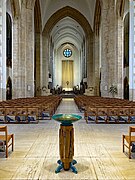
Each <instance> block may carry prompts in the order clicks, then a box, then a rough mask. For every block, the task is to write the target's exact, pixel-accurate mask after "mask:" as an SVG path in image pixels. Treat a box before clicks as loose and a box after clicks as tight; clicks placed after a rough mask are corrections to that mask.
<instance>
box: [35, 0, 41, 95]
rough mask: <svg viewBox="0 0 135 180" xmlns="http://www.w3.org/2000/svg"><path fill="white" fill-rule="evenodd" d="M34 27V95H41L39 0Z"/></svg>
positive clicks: (36, 4) (36, 5)
mask: <svg viewBox="0 0 135 180" xmlns="http://www.w3.org/2000/svg"><path fill="white" fill-rule="evenodd" d="M34 27H35V46H34V48H35V50H34V88H35V90H34V95H35V96H38V95H41V92H40V89H41V88H40V84H41V81H40V78H41V72H40V45H41V41H40V37H41V11H40V3H39V0H36V1H35V6H34Z"/></svg>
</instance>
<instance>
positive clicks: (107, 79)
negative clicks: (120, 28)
mask: <svg viewBox="0 0 135 180" xmlns="http://www.w3.org/2000/svg"><path fill="white" fill-rule="evenodd" d="M114 6H115V2H114V0H110V1H108V0H104V1H103V3H102V10H101V20H102V21H101V87H100V88H101V96H103V97H108V96H111V94H109V88H110V86H111V85H117V84H116V83H117V81H116V79H115V58H116V57H115V10H114ZM112 17H113V18H112Z"/></svg>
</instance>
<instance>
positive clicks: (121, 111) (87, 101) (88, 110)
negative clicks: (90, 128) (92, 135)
mask: <svg viewBox="0 0 135 180" xmlns="http://www.w3.org/2000/svg"><path fill="white" fill-rule="evenodd" d="M74 100H75V102H76V104H77V106H78V108H79V110H80V111H81V112H82V111H83V112H84V118H85V120H86V123H88V122H95V123H101V122H102V123H135V102H133V101H129V100H125V99H117V98H105V97H96V96H89V97H88V96H85V95H81V96H76V97H75V98H74Z"/></svg>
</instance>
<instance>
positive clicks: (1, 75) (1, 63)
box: [0, 1, 6, 100]
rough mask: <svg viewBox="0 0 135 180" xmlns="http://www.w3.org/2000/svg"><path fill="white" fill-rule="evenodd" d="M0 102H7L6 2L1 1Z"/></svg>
mask: <svg viewBox="0 0 135 180" xmlns="http://www.w3.org/2000/svg"><path fill="white" fill-rule="evenodd" d="M0 100H6V2H5V1H0Z"/></svg>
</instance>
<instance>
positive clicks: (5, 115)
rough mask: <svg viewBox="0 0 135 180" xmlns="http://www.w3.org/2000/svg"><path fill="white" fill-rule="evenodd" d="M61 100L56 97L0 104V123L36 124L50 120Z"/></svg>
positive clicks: (23, 99)
mask: <svg viewBox="0 0 135 180" xmlns="http://www.w3.org/2000/svg"><path fill="white" fill-rule="evenodd" d="M61 100H62V98H61V97H60V96H56V95H50V96H40V97H33V98H18V99H12V100H7V101H2V102H0V123H38V121H39V120H42V119H51V117H52V115H53V114H54V113H55V111H56V109H57V107H58V106H59V104H60V102H61Z"/></svg>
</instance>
